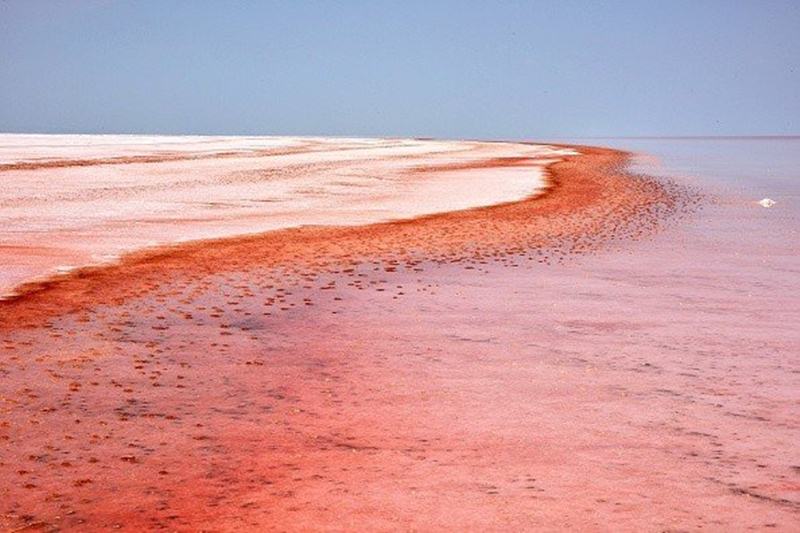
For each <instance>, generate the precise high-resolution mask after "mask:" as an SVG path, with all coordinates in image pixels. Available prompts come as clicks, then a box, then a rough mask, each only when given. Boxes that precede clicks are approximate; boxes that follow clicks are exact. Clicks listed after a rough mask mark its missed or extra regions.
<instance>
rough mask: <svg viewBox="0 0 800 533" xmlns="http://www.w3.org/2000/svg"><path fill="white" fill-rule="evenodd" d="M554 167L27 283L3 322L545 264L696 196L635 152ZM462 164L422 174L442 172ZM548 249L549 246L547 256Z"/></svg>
mask: <svg viewBox="0 0 800 533" xmlns="http://www.w3.org/2000/svg"><path fill="white" fill-rule="evenodd" d="M579 149H580V151H581V156H580V157H570V158H567V159H566V160H564V161H561V162H558V163H555V164H553V165H550V166H549V167H548V188H547V191H546V192H545V193H544V194H540V195H536V196H533V197H531V198H529V199H527V200H524V201H520V202H512V203H509V204H504V205H496V206H491V207H486V208H477V209H470V210H466V211H459V212H450V213H442V214H437V215H431V216H426V217H420V218H416V219H413V220H406V221H397V222H390V223H380V224H372V225H368V226H357V227H339V228H336V227H303V228H296V229H289V230H283V231H274V232H270V233H266V234H263V235H257V236H248V237H238V238H230V239H220V240H215V241H209V242H196V243H190V244H184V245H177V246H173V247H168V248H167V247H164V248H160V249H157V250H155V251H152V250H148V251H146V252H142V253H138V254H137V253H134V254H130V255H128V256H127V257H125V258H124V259H123V260H122V261H121V262H120V263H119V264H116V265H109V266H103V267H98V268H85V269H81V270H79V271H77V272H74V273H72V274H69V275H65V276H60V277H58V278H53V279H51V280H48V281H44V282H34V283H29V284H26V285H22V286H21V287H19V288H18V292H19V293H20V295H19V296H18V297H16V298H10V299H8V300H6V301H1V302H0V327H3V326H6V327H8V325H9V324H13V326H12V327H18V326H20V325H26V324H33V323H35V321H36V319H37V318H41V317H46V316H51V315H58V314H62V313H64V312H70V311H71V312H74V311H77V310H80V309H82V308H83V307H85V306H86V305H94V304H97V303H102V302H108V301H122V300H124V299H125V298H126V296H127V295H128V294H130V292H129V291H133V293H138V292H140V291H141V288H142V286H146V285H148V284H158V283H160V282H162V281H169V280H172V279H175V278H176V276H182V275H183V276H185V275H203V274H211V273H220V272H226V271H229V270H237V269H240V268H242V267H245V266H248V265H249V266H260V267H269V268H277V267H280V268H285V269H289V270H291V271H295V272H301V271H311V272H314V271H320V270H324V269H329V268H334V269H335V268H338V267H341V266H343V265H347V264H350V263H358V262H361V261H364V260H371V259H377V260H382V261H386V262H394V263H398V264H401V263H402V264H405V265H407V266H413V265H415V264H416V263H418V262H421V261H434V262H437V261H439V262H441V261H445V262H453V261H456V262H457V261H481V260H483V259H488V258H491V257H496V256H498V255H504V254H516V253H524V252H528V251H530V250H537V251H538V252H539V253H541V258H540V260H541V261H545V262H547V261H553V260H559V259H563V257H565V256H566V255H569V254H573V253H581V252H588V251H591V250H593V249H595V248H596V247H597V246H600V245H603V244H608V243H609V242H611V241H614V240H619V239H630V238H638V237H641V236H643V235H646V234H648V233H649V232H652V231H653V230H654V229H656V228H657V227H658V226H659V225H660V224H661V223H662V222H663V221H664V220H666V219H668V218H669V216H670V215H671V214H674V213H675V212H676V211H678V210H680V209H681V206H682V205H688V201H689V196H688V195H686V194H684V195H683V196H681V194H682V193H681V192H679V191H677V190H669V189H668V188H667V187H666V186H665V184H664V183H659V182H657V181H655V180H653V179H651V178H648V177H645V176H631V175H629V174H627V173H626V172H625V171H624V168H623V167H624V163H625V161H626V160H627V158H628V155H627V154H625V153H623V152H619V151H616V150H609V149H602V148H595V147H580V148H579ZM525 160H526V159H525V158H522V159H517V158H499V159H491V160H482V161H478V162H476V163H473V168H486V169H494V168H502V167H504V166H516V165H520V164H524V162H525ZM464 168H466V167H465V165H464V164H462V163H454V164H445V165H441V166H434V167H430V168H421V167H417V168H416V169H415V170H414V171H415V172H418V173H423V172H437V171H446V170H453V169H459V170H463V169H464ZM545 252H546V253H545Z"/></svg>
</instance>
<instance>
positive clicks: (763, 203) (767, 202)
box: [758, 198, 775, 207]
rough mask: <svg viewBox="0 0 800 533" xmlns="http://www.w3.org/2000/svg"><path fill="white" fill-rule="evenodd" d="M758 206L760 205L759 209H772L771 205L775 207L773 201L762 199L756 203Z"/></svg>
mask: <svg viewBox="0 0 800 533" xmlns="http://www.w3.org/2000/svg"><path fill="white" fill-rule="evenodd" d="M758 205H760V206H761V207H772V206H773V205H775V200H771V199H770V198H764V199H763V200H761V201H760V202H758Z"/></svg>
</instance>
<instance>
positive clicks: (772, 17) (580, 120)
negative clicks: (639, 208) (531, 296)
mask: <svg viewBox="0 0 800 533" xmlns="http://www.w3.org/2000/svg"><path fill="white" fill-rule="evenodd" d="M798 58H800V2H798V1H796V0H790V1H785V2H780V1H745V0H741V1H720V2H716V1H697V0H691V1H669V2H664V1H653V2H646V1H630V2H622V1H619V2H594V1H586V2H563V1H555V0H553V1H550V2H532V1H531V2H488V1H487V2H478V1H476V2H472V1H469V2H465V1H452V2H445V1H441V2H436V1H421V2H415V1H398V2H389V1H363V2H358V1H342V2H302V1H284V2H260V1H250V2H248V1H241V2H228V1H217V2H211V1H201V0H193V1H188V0H187V1H144V0H138V1H110V0H107V1H104V0H85V1H81V0H69V1H67V0H65V1H60V2H56V1H45V0H41V1H32V0H6V1H2V2H0V131H4V132H58V133H69V132H79V133H106V132H109V133H110V132H116V133H216V134H275V135H359V136H431V137H447V138H487V139H490V138H541V137H559V136H603V135H743V134H749V135H770V134H797V133H800V71H798Z"/></svg>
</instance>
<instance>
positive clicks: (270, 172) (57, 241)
mask: <svg viewBox="0 0 800 533" xmlns="http://www.w3.org/2000/svg"><path fill="white" fill-rule="evenodd" d="M570 153H573V152H572V151H571V150H567V149H557V148H554V147H549V146H531V145H521V144H516V143H489V142H469V141H428V140H413V139H337V138H297V137H287V138H283V137H146V136H120V135H114V136H102V135H0V179H1V180H2V181H0V183H2V184H3V185H2V188H0V296H2V295H3V294H8V293H10V292H11V291H12V288H13V287H14V286H16V285H17V284H19V283H21V282H23V281H28V280H31V279H33V278H37V277H43V276H48V275H52V274H55V273H57V272H59V271H68V270H69V269H70V268H72V267H79V266H84V265H87V264H95V263H102V262H106V261H112V260H114V259H116V258H117V257H118V256H119V255H121V254H124V253H126V252H130V251H132V250H135V249H139V248H143V247H150V246H155V245H164V244H170V243H176V242H183V241H187V240H197V239H208V238H218V237H227V236H232V235H241V234H250V233H257V232H262V231H267V230H275V229H281V228H288V227H296V226H303V225H355V224H367V223H372V222H379V221H386V220H396V219H404V218H413V217H417V216H421V215H428V214H433V213H439V212H446V211H456V210H461V209H468V208H472V207H478V206H485V205H493V204H499V203H503V202H510V201H515V200H519V199H522V198H524V197H526V196H529V195H532V194H535V193H536V192H537V191H538V190H540V189H541V188H542V187H543V185H544V181H543V177H542V176H543V175H542V169H543V167H544V165H546V164H547V163H550V162H552V161H554V160H557V159H558V158H559V157H563V156H564V155H567V154H570ZM508 157H514V158H524V161H523V164H517V165H514V166H513V167H505V168H494V169H488V170H487V169H485V168H477V169H475V168H467V166H466V164H473V163H475V162H479V161H482V160H491V159H497V158H508ZM450 164H452V165H453V169H452V170H447V171H439V172H428V173H420V172H416V171H415V169H417V168H418V167H421V166H425V167H430V166H432V165H440V166H442V165H450Z"/></svg>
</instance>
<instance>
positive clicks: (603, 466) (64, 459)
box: [0, 145, 800, 531]
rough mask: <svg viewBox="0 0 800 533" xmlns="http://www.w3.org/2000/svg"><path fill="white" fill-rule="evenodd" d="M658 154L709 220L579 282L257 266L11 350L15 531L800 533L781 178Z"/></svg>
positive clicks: (199, 281)
mask: <svg viewBox="0 0 800 533" xmlns="http://www.w3.org/2000/svg"><path fill="white" fill-rule="evenodd" d="M653 146H654V147H653V148H652V150H653V152H655V153H661V154H662V159H661V161H662V165H661V166H653V167H651V168H652V169H654V171H655V172H657V173H660V174H666V173H668V172H674V174H673V175H674V176H675V179H676V180H678V181H680V182H682V183H685V184H687V185H689V186H692V187H696V188H697V189H699V190H700V192H701V193H702V194H704V195H706V197H707V201H706V202H705V204H704V206H703V207H702V209H700V210H699V211H697V212H694V213H691V214H688V215H686V216H685V217H683V218H680V219H670V220H667V221H666V223H665V225H664V226H663V227H662V228H661V231H660V232H659V233H657V234H655V235H652V234H651V233H647V234H646V238H641V239H639V240H632V239H627V238H626V239H621V240H620V242H617V243H615V244H614V245H613V246H610V247H609V246H606V247H603V248H601V249H599V250H597V249H593V251H592V252H591V253H586V254H579V255H574V256H570V257H569V258H568V259H567V260H566V261H565V262H564V263H560V262H558V261H543V258H542V256H541V255H539V252H541V250H537V249H535V248H534V249H530V250H524V251H520V250H517V251H507V252H506V251H500V253H498V254H494V255H491V254H484V255H482V256H481V257H480V258H479V259H477V260H473V261H468V262H462V261H459V260H458V258H454V260H453V261H424V260H422V261H415V262H413V263H410V264H405V263H403V262H402V261H400V262H399V264H398V262H397V261H396V260H387V258H385V257H381V256H379V257H375V258H373V260H371V261H362V262H360V263H358V264H353V265H351V266H349V267H348V268H342V269H340V270H338V271H336V272H330V271H324V272H306V271H303V272H301V273H300V275H297V273H295V275H287V273H286V272H284V271H283V270H278V271H274V270H273V269H271V268H269V267H268V266H265V265H262V264H259V262H258V261H244V262H243V263H242V264H241V268H238V269H234V270H230V271H226V272H219V273H208V272H206V271H198V272H197V273H195V274H194V275H188V276H183V277H181V276H176V277H174V278H172V277H168V279H165V280H163V281H162V282H160V283H161V285H159V284H158V283H155V282H154V283H152V284H148V282H147V280H138V279H137V280H132V284H133V285H137V283H138V285H143V287H139V286H137V287H136V290H137V293H136V294H135V295H124V296H121V297H120V298H119V299H118V300H117V301H108V302H106V301H100V302H97V303H96V304H94V305H92V306H90V307H89V308H87V309H86V310H85V311H83V312H81V313H76V314H71V315H64V316H59V317H54V318H53V319H52V320H48V321H47V323H46V324H45V326H43V327H35V328H21V329H18V330H13V331H9V332H7V333H5V334H4V336H3V339H2V341H3V345H2V346H3V354H4V358H3V359H2V360H0V361H1V362H2V364H0V372H2V376H3V381H2V382H0V394H1V395H2V397H3V398H6V399H7V404H4V405H3V407H2V410H0V439H2V441H0V445H2V446H4V448H3V449H2V450H3V452H4V453H3V454H2V455H0V501H1V502H3V505H4V507H3V508H1V509H0V511H2V512H3V513H4V514H3V515H0V525H4V522H2V520H5V521H6V522H5V524H8V527H9V529H10V528H11V526H14V527H22V526H30V525H31V524H33V525H37V524H38V525H39V526H40V527H49V526H53V527H54V528H55V527H61V528H63V529H67V530H70V529H71V530H76V531H78V530H80V531H84V530H92V529H101V528H112V527H114V528H118V529H122V530H130V531H138V530H141V529H146V528H156V527H169V528H172V529H198V528H201V527H203V528H207V529H220V530H232V529H251V530H263V529H267V528H272V529H276V530H286V529H324V528H330V529H407V530H420V529H422V530H452V529H480V530H496V531H508V530H529V529H542V530H563V529H574V530H582V531H583V530H598V531H602V530H608V529H614V530H617V531H643V530H646V531H651V530H652V531H668V530H669V531H671V530H694V529H701V528H702V529H703V530H711V531H731V530H745V529H757V530H758V529H764V528H770V530H775V529H777V530H781V531H796V530H797V528H798V524H800V449H799V448H798V445H797V443H798V442H800V424H799V423H798V420H800V413H799V412H798V406H800V394H799V391H800V361H798V357H797V354H798V353H800V335H798V333H797V332H796V331H795V330H796V328H794V327H793V325H794V324H797V323H798V322H800V306H798V300H797V297H796V294H797V291H796V290H795V289H796V288H797V280H798V269H797V258H796V252H795V250H796V248H795V247H794V246H793V241H792V240H791V239H792V238H793V236H796V233H794V232H793V227H794V222H796V218H793V217H795V215H794V214H793V212H794V211H793V209H792V208H791V205H792V204H791V200H790V199H791V198H793V197H794V196H792V194H789V193H785V194H781V195H777V194H774V193H773V192H772V191H773V190H783V191H789V192H791V190H792V187H791V186H790V185H791V179H787V176H786V175H784V176H781V175H777V174H776V177H775V182H771V181H770V180H765V181H763V183H760V184H758V185H753V179H751V180H750V181H748V176H749V177H750V178H753V177H755V176H756V175H755V174H751V172H752V171H753V169H754V168H755V167H759V166H761V167H763V166H764V165H766V164H767V162H766V161H762V162H761V165H756V164H754V165H753V167H752V168H751V170H749V171H743V173H742V174H741V175H735V174H733V173H732V172H730V173H729V172H728V171H727V170H731V171H732V169H730V168H729V169H727V170H726V169H725V168H721V170H719V171H718V172H717V173H716V174H715V173H713V172H710V171H709V174H708V175H707V176H706V175H704V174H702V173H701V172H700V171H699V168H695V167H692V166H691V164H690V162H691V161H692V160H695V159H701V160H702V159H703V153H706V152H708V153H712V152H713V151H712V150H710V149H707V148H704V147H703V145H697V146H695V147H694V148H692V147H691V146H685V145H684V146H679V147H678V148H677V149H676V150H677V151H676V152H674V153H673V152H670V151H669V150H668V149H666V148H664V149H663V150H662V151H661V152H659V148H658V146H657V145H653ZM722 149H725V148H724V147H723V148H721V150H722ZM762 149H763V147H762ZM757 153H758V148H756V149H753V150H751V151H749V154H750V156H749V157H750V158H755V157H756V155H755V154H757ZM681 154H683V155H681ZM669 157H675V158H676V159H675V161H676V162H680V161H681V160H683V161H688V162H689V163H687V165H686V166H684V167H679V166H678V165H676V166H675V167H671V166H670V162H669V161H670V160H669V159H668V158H669ZM681 158H683V159H681ZM644 163H646V164H649V165H653V164H654V163H653V160H652V159H651V160H640V163H638V164H644ZM664 165H666V166H664ZM723 167H724V165H723ZM782 168H790V165H787V166H785V167H782ZM736 169H738V170H739V171H742V167H741V166H737V167H736ZM736 176H739V177H736ZM777 183H788V184H789V186H788V188H787V189H780V188H778V187H777V185H776V184H777ZM762 185H764V186H765V187H766V188H768V189H769V194H770V195H771V196H772V197H774V199H775V200H776V201H777V202H778V203H777V204H776V206H775V207H774V208H771V209H764V208H762V207H760V206H758V205H757V204H756V203H755V202H754V200H757V199H760V195H761V194H762V192H764V191H763V190H761V189H759V188H758V187H761V186H762ZM756 193H758V194H756ZM765 194H766V193H765ZM782 209H783V210H782ZM562 215H563V214H562ZM570 215H571V214H570V213H567V215H566V216H561V215H559V216H561V218H559V216H557V217H556V219H557V220H556V229H558V227H557V226H558V224H559V223H562V224H563V223H566V221H568V219H569V218H570ZM545 253H547V252H546V251H545Z"/></svg>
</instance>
